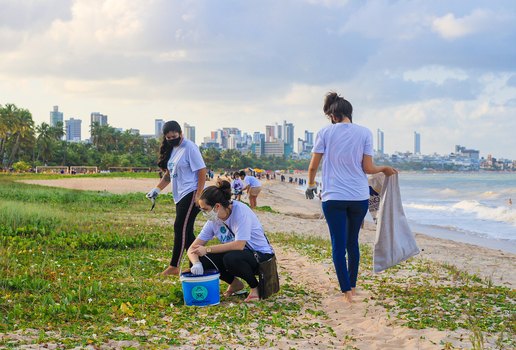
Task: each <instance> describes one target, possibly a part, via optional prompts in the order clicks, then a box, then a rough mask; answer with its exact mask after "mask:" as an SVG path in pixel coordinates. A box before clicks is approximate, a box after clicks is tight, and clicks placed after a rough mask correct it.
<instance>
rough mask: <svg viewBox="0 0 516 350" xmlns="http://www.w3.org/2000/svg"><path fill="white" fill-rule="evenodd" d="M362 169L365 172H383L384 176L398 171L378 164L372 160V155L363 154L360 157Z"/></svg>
mask: <svg viewBox="0 0 516 350" xmlns="http://www.w3.org/2000/svg"><path fill="white" fill-rule="evenodd" d="M362 169H363V170H364V172H365V173H366V174H378V173H384V174H385V176H391V175H394V174H397V173H398V170H396V169H394V168H393V167H390V166H385V165H384V166H378V165H375V164H374V162H373V157H372V156H369V155H365V154H364V158H363V159H362Z"/></svg>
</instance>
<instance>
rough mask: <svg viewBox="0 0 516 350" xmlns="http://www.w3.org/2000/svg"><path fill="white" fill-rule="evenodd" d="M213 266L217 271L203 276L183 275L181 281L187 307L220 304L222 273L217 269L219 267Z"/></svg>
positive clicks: (208, 271)
mask: <svg viewBox="0 0 516 350" xmlns="http://www.w3.org/2000/svg"><path fill="white" fill-rule="evenodd" d="M208 259H209V258H208ZM210 261H211V259H210ZM212 264H213V261H212ZM213 266H215V270H205V271H204V273H203V274H202V275H194V274H193V273H191V272H183V273H181V277H180V278H179V280H180V281H181V287H182V288H183V299H184V301H185V305H186V306H210V305H217V304H219V303H220V273H219V271H218V270H217V269H216V268H217V266H216V265H215V264H213Z"/></svg>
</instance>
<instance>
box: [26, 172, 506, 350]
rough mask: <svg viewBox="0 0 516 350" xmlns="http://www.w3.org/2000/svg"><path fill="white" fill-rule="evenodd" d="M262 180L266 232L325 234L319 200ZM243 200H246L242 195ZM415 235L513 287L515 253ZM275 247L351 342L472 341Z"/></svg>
mask: <svg viewBox="0 0 516 350" xmlns="http://www.w3.org/2000/svg"><path fill="white" fill-rule="evenodd" d="M157 181H158V180H157V179H156V180H154V179H114V178H105V179H103V178H80V177H78V178H66V179H62V180H30V181H24V182H26V183H31V184H38V185H44V186H54V187H64V188H70V189H79V190H92V191H108V192H113V193H128V192H142V200H144V197H143V193H146V192H147V191H148V190H149V189H151V188H152V187H153V186H155V185H156V184H157ZM262 183H263V189H262V192H261V194H260V195H259V197H258V206H270V207H271V208H272V209H273V210H274V211H275V212H276V213H268V212H262V211H258V212H257V214H258V216H259V218H260V220H261V222H262V224H263V225H264V227H265V230H266V231H267V232H268V233H269V234H271V235H273V234H274V233H275V232H287V233H288V232H294V233H296V234H300V235H317V236H321V237H325V238H328V237H329V233H328V228H327V226H326V222H325V220H324V219H323V218H322V215H321V202H320V201H319V200H318V199H315V200H307V199H305V198H304V195H303V194H302V193H301V192H300V191H299V190H297V189H296V186H295V185H293V184H288V183H281V182H280V181H279V180H270V181H263V182H262ZM164 192H165V193H166V192H168V190H167V191H164ZM243 200H244V201H247V199H245V198H243ZM374 240H375V227H374V225H373V224H370V223H366V225H365V227H364V229H363V230H362V231H361V233H360V241H361V243H365V244H369V245H371V246H372V245H373V243H374ZM416 240H417V243H418V246H419V248H420V249H421V253H420V254H419V255H418V256H417V257H415V258H414V259H427V260H430V261H434V262H439V263H446V264H451V265H454V266H456V267H457V268H458V269H460V270H463V271H467V272H468V273H470V274H475V275H477V276H480V277H481V278H486V279H490V280H491V281H492V282H493V283H494V284H496V285H502V286H505V287H508V288H511V289H514V284H515V282H516V273H515V272H514V271H515V269H514V267H515V266H516V255H514V254H511V253H506V252H503V251H500V250H494V249H486V248H483V247H479V246H475V245H472V244H466V243H459V242H455V241H451V240H445V239H439V238H433V237H430V236H427V235H424V234H421V233H416ZM275 248H276V250H277V256H278V259H279V266H280V269H281V270H282V271H287V272H288V273H289V274H290V275H291V276H292V279H293V280H296V281H298V282H299V283H302V284H304V285H305V286H306V288H308V289H309V290H313V291H315V292H317V293H320V295H321V298H322V300H321V303H322V307H323V308H324V310H325V311H326V312H327V314H328V315H329V316H330V317H329V320H327V322H328V325H329V326H331V327H332V328H333V329H334V330H335V332H336V333H337V337H338V338H345V337H347V336H351V337H353V339H354V342H353V343H352V346H354V347H356V348H359V349H442V348H443V346H442V344H443V343H450V344H452V345H453V346H454V347H455V348H470V347H471V343H470V342H469V340H468V337H469V336H468V334H465V333H464V331H463V330H462V331H460V330H457V331H439V330H436V329H429V328H427V329H422V330H416V329H410V328H407V327H403V326H401V325H399V324H397V323H396V322H393V321H392V319H390V318H389V316H388V314H387V312H386V310H385V309H384V308H382V307H379V306H373V305H371V304H368V303H367V302H366V301H367V300H368V299H370V298H371V295H370V293H369V292H368V291H366V290H360V291H359V293H358V298H357V299H358V300H357V302H355V303H354V304H352V305H351V306H350V305H346V304H343V303H342V302H340V301H339V300H338V298H337V297H336V295H338V294H339V291H338V289H337V287H338V283H337V281H336V277H335V273H334V272H333V266H331V265H326V264H320V263H314V262H313V261H310V259H308V258H307V257H304V256H301V255H300V254H298V253H296V252H295V251H291V250H288V249H285V248H284V247H275ZM325 341H326V339H315V340H314V339H312V340H311V341H310V344H311V345H310V344H309V343H306V344H305V345H306V347H307V348H313V347H314V344H321V347H322V348H327V347H329V345H326V346H325V345H324V344H326V343H325ZM314 342H315V343H314ZM280 345H281V347H282V348H283V347H284V348H289V347H291V346H294V347H297V346H299V345H300V343H292V344H289V343H288V342H286V343H285V344H280ZM317 347H318V346H317Z"/></svg>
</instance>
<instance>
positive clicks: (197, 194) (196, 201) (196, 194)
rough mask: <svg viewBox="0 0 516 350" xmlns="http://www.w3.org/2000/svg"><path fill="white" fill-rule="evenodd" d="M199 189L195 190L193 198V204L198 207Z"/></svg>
mask: <svg viewBox="0 0 516 350" xmlns="http://www.w3.org/2000/svg"><path fill="white" fill-rule="evenodd" d="M201 194H202V193H201V191H197V192H196V193H195V200H194V204H195V206H197V207H199V199H201Z"/></svg>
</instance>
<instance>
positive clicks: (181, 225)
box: [170, 191, 200, 267]
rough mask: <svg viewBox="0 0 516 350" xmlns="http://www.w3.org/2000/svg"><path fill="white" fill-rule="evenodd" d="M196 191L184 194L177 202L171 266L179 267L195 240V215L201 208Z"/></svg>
mask: <svg viewBox="0 0 516 350" xmlns="http://www.w3.org/2000/svg"><path fill="white" fill-rule="evenodd" d="M195 192H196V191H193V192H191V193H189V194H187V195H186V196H184V197H183V198H182V199H181V200H180V201H179V202H178V203H177V204H176V220H175V221H174V248H173V249H172V259H171V260H170V266H175V267H178V266H179V263H180V262H181V258H182V257H183V253H184V252H185V250H187V249H188V248H189V247H190V245H191V244H192V243H193V241H194V240H195V236H194V223H195V217H196V216H197V214H199V212H200V210H199V208H198V207H197V206H196V205H195Z"/></svg>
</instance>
